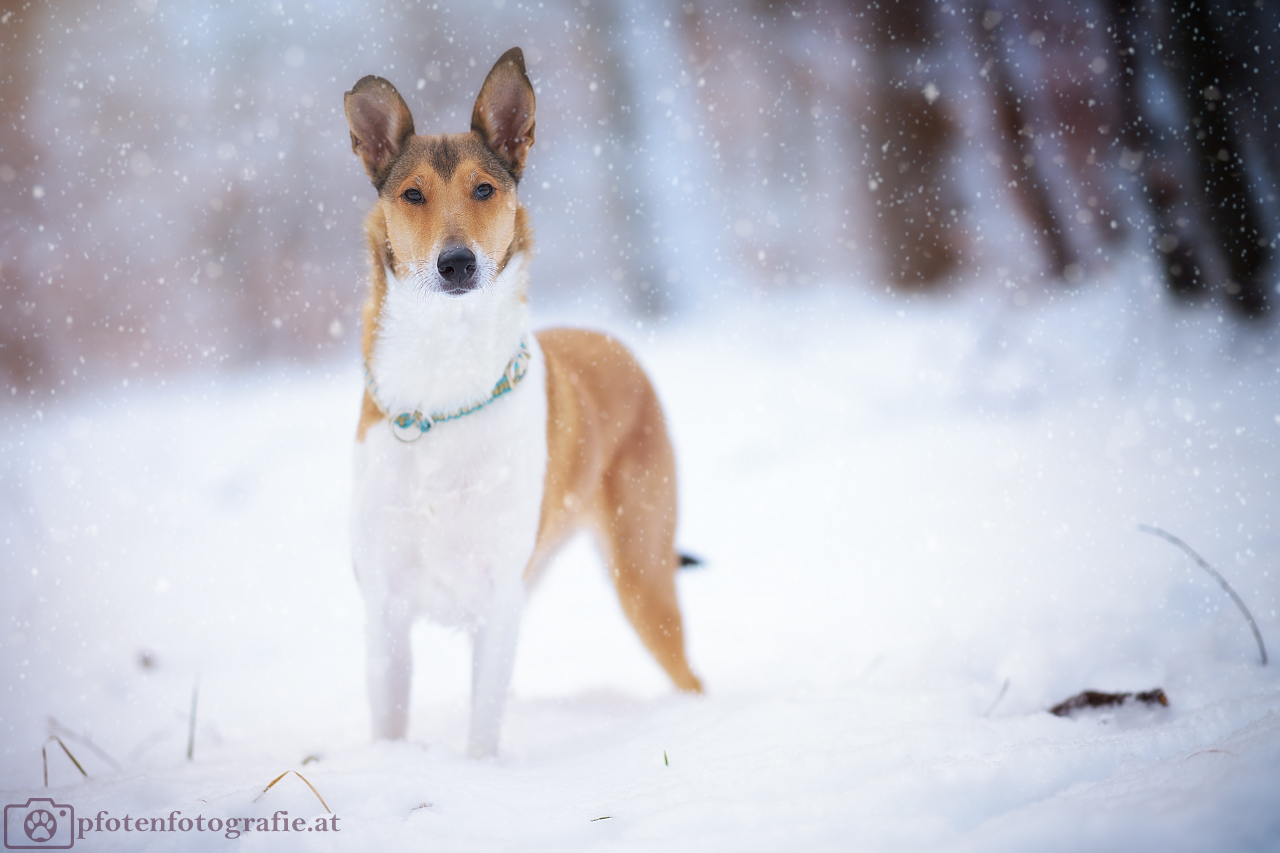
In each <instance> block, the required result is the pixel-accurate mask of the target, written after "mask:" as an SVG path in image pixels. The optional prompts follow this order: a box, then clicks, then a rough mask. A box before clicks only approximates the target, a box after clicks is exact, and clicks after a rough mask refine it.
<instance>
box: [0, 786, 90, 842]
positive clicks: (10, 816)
mask: <svg viewBox="0 0 1280 853" xmlns="http://www.w3.org/2000/svg"><path fill="white" fill-rule="evenodd" d="M74 828H75V811H74V810H73V809H72V808H71V806H68V805H65V804H62V803H55V802H54V801H53V800H51V799H49V798H48V797H32V798H31V799H29V800H27V804H26V805H24V806H20V805H17V804H14V805H8V806H5V807H4V846H5V849H8V850H45V849H49V850H67V849H69V848H70V847H71V845H72V844H74V843H75V832H74Z"/></svg>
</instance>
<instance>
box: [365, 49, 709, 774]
mask: <svg viewBox="0 0 1280 853" xmlns="http://www.w3.org/2000/svg"><path fill="white" fill-rule="evenodd" d="M344 103H345V108H346V115H347V123H348V125H349V126H350V129H351V147H352V150H353V151H354V152H355V153H356V155H357V156H358V157H359V158H360V160H361V162H362V163H363V164H364V168H365V170H366V171H367V172H368V175H369V178H370V179H371V180H372V181H373V186H374V189H376V190H377V201H376V202H375V203H374V206H373V210H371V211H370V213H369V216H368V219H367V221H366V224H365V230H366V232H367V234H368V248H369V255H370V260H371V273H370V287H369V295H368V299H367V301H366V302H365V303H364V307H363V321H364V331H363V340H362V347H363V351H364V359H365V365H364V366H365V378H366V387H365V392H364V401H363V404H362V409H361V414H360V423H359V427H358V429H357V432H356V466H355V495H354V522H355V529H354V536H353V544H354V550H355V554H354V556H355V570H356V576H357V578H358V580H359V583H360V587H361V590H362V591H363V594H364V601H365V613H366V620H367V637H366V639H367V644H368V688H369V701H370V705H371V710H372V715H373V732H374V735H375V736H376V737H380V738H402V737H404V735H405V728H406V726H407V722H408V705H409V683H410V674H411V670H412V661H411V656H410V648H409V630H410V627H411V626H412V624H413V623H414V621H416V620H417V619H418V618H419V617H423V616H425V617H427V618H430V619H432V620H434V621H436V622H438V623H440V624H443V625H450V626H458V627H461V628H465V629H467V630H469V631H470V632H471V635H472V638H473V643H474V646H473V651H472V676H471V721H470V722H471V728H470V734H469V739H468V753H469V754H470V755H472V756H487V755H492V754H494V753H495V752H496V750H497V746H498V736H499V730H500V728H501V724H502V711H503V704H504V699H505V696H506V692H507V685H508V683H509V681H510V679H511V670H512V663H513V661H514V658H515V648H516V638H517V635H518V633H519V626H520V616H521V610H522V609H523V605H524V599H525V594H526V590H527V588H528V586H529V585H530V583H531V582H532V581H533V580H534V579H535V578H536V577H537V575H538V572H539V570H540V569H541V568H542V567H543V565H544V564H545V563H546V562H547V560H548V559H549V558H550V557H551V555H552V554H553V553H554V552H555V550H556V549H557V547H559V546H560V545H561V544H563V543H564V542H565V540H566V539H567V538H568V537H569V536H570V535H571V534H572V533H573V532H574V531H575V530H577V529H579V528H580V527H583V526H586V527H588V528H590V529H591V531H593V532H594V534H595V535H596V537H597V540H598V542H599V545H600V550H601V552H602V553H603V555H604V557H605V559H606V560H607V562H608V569H609V573H610V575H611V576H612V578H613V581H614V584H615V586H616V587H617V592H618V599H619V601H620V602H621V604H622V610H623V612H624V613H626V615H627V618H628V619H630V621H631V624H632V626H633V627H634V628H635V630H636V633H637V634H639V635H640V639H641V641H643V643H644V645H645V647H646V648H647V649H648V650H649V652H650V653H651V654H652V655H653V656H654V658H655V659H656V660H657V662H658V663H659V664H660V665H661V666H662V668H663V669H665V670H666V672H667V674H668V675H669V676H671V680H672V681H674V682H675V684H676V686H677V687H678V688H680V689H681V690H688V691H700V690H701V689H702V686H701V684H700V683H699V681H698V679H697V677H696V676H695V675H694V674H693V672H692V671H690V669H689V664H688V662H687V661H686V659H685V651H684V634H683V631H682V627H681V620H680V609H679V606H678V604H677V601H676V587H675V578H674V575H675V572H676V569H677V568H678V566H679V564H680V561H681V560H680V557H679V556H678V554H677V552H676V549H675V546H674V539H675V528H676V468H675V463H674V458H673V455H672V450H671V441H670V439H669V438H668V436H667V428H666V424H665V422H664V419H663V415H662V409H661V408H660V407H659V405H658V398H657V396H656V395H655V394H654V391H653V388H652V387H651V386H650V384H649V380H648V378H646V376H645V374H644V371H643V370H641V368H640V366H639V365H638V364H637V363H636V361H635V359H634V358H633V357H632V355H631V354H630V353H629V352H627V350H626V349H624V348H623V347H622V345H621V344H619V343H618V342H617V341H616V340H614V339H613V338H611V337H609V336H608V335H604V334H600V333H597V332H589V331H581V330H575V329H552V330H548V331H543V332H539V333H538V334H536V335H535V334H531V333H530V331H529V307H528V300H527V290H528V273H527V268H528V262H529V257H530V249H531V238H530V233H529V224H528V220H529V216H528V212H527V211H526V209H525V208H524V207H523V206H521V204H520V201H519V199H518V198H517V195H516V190H517V188H518V186H519V183H520V176H521V173H522V172H523V171H524V166H525V159H526V158H527V157H528V154H529V148H530V146H532V145H533V138H534V136H533V133H534V94H533V86H532V85H531V84H530V83H529V78H528V75H527V74H526V73H525V65H524V55H523V54H522V53H521V52H520V49H519V48H513V49H511V50H509V51H507V52H506V53H505V54H503V55H502V57H501V58H500V59H499V60H498V62H497V64H495V65H494V66H493V70H492V71H490V72H489V76H488V77H487V78H486V79H485V81H484V85H483V86H481V88H480V94H479V96H478V97H477V98H476V103H475V109H474V111H473V112H472V114H471V130H470V132H469V133H455V134H441V135H418V134H416V133H415V132H414V126H413V118H412V116H410V114H409V108H408V107H407V106H405V102H404V99H403V98H401V97H400V94H399V93H398V92H397V91H396V90H395V88H394V87H393V86H392V85H391V84H390V83H388V82H387V81H386V80H383V79H382V78H381V77H373V76H370V77H365V78H364V79H362V80H360V82H358V83H356V85H355V87H354V88H353V89H352V90H351V91H350V92H347V93H346V98H345V102H344Z"/></svg>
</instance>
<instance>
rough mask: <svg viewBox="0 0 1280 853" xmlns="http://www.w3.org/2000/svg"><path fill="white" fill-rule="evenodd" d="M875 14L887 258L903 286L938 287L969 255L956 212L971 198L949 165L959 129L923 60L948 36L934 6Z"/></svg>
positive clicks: (875, 135)
mask: <svg viewBox="0 0 1280 853" xmlns="http://www.w3.org/2000/svg"><path fill="white" fill-rule="evenodd" d="M869 11H870V13H871V16H872V20H873V23H872V26H871V33H872V37H873V39H874V45H873V53H874V56H875V61H876V66H877V67H876V68H875V69H874V72H873V73H874V77H875V78H876V79H875V82H874V83H873V85H874V96H873V98H874V100H873V106H872V115H871V118H870V122H869V124H870V127H871V130H870V135H869V137H868V139H867V143H868V151H869V154H870V163H871V164H873V165H872V166H871V170H870V171H871V177H870V181H871V185H870V189H871V190H872V191H873V192H874V193H875V199H876V215H877V218H878V220H879V226H880V229H881V232H882V237H883V239H884V252H885V254H886V257H885V259H884V263H885V267H886V269H887V271H888V273H889V275H890V276H891V277H892V278H893V279H894V280H895V281H897V282H898V283H899V284H904V285H931V284H936V283H939V282H941V281H943V280H944V279H945V278H946V276H947V275H948V274H950V273H951V272H953V271H954V270H955V269H956V267H957V266H959V264H960V262H961V260H962V256H963V248H962V247H961V246H960V245H959V243H960V237H959V228H958V225H957V215H958V213H959V211H960V210H962V209H963V207H964V203H963V201H962V200H961V197H960V193H959V192H958V190H957V189H956V186H955V183H954V178H953V173H952V172H951V171H950V170H949V169H948V166H949V165H951V164H952V162H953V159H954V158H953V156H952V155H953V151H954V148H955V144H956V140H957V138H958V137H959V135H960V134H959V132H958V131H957V128H956V124H955V119H954V118H953V117H952V116H951V114H950V113H949V112H947V110H946V107H945V106H944V105H943V104H941V103H938V102H937V99H938V97H939V95H938V90H937V87H936V81H935V80H934V79H933V76H932V75H933V74H934V73H936V71H937V69H932V68H931V63H927V62H925V61H924V60H923V59H922V57H924V56H928V55H929V54H931V53H936V52H938V51H939V49H940V47H941V46H942V42H943V35H942V33H941V31H940V28H939V26H938V21H937V17H936V14H935V6H934V5H933V4H930V3H906V4H886V5H883V6H882V5H878V4H877V5H873V6H872V7H871V8H870V10H869ZM931 86H932V87H933V88H930V87H931ZM862 191H864V190H863V189H862V188H859V192H862Z"/></svg>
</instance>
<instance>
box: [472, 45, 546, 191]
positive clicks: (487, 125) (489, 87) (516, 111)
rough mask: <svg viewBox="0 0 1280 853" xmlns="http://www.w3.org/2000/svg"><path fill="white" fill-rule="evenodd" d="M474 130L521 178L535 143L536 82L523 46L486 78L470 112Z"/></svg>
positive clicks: (498, 64)
mask: <svg viewBox="0 0 1280 853" xmlns="http://www.w3.org/2000/svg"><path fill="white" fill-rule="evenodd" d="M471 129H472V130H473V131H475V132H476V133H478V134H480V138H481V139H483V140H484V143H485V145H488V146H489V148H490V149H492V150H493V153H495V154H497V155H498V156H499V157H501V158H502V160H503V162H505V163H506V164H507V168H509V169H510V170H511V173H512V174H513V175H515V176H516V179H517V180H519V178H520V173H521V172H523V171H524V160H525V157H527V156H528V155H529V146H530V145H532V144H533V85H532V84H531V83H530V82H529V75H528V74H526V73H525V70H524V54H523V53H522V52H521V51H520V48H518V47H513V48H511V50H508V51H507V52H506V53H504V54H502V56H501V58H499V59H498V61H497V62H496V63H495V64H494V66H493V70H492V71H490V72H489V76H488V77H487V78H485V81H484V86H482V87H481V88H480V95H479V97H477V98H476V106H475V109H474V110H472V112H471Z"/></svg>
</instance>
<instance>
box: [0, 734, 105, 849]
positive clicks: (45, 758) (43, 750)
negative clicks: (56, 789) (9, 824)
mask: <svg viewBox="0 0 1280 853" xmlns="http://www.w3.org/2000/svg"><path fill="white" fill-rule="evenodd" d="M51 741H56V742H57V744H58V746H60V747H62V751H63V752H65V753H66V754H67V758H70V759H71V763H72V764H74V765H75V766H76V769H77V770H79V771H80V775H81V776H83V777H84V778H86V779H88V778H89V774H88V773H86V772H84V768H83V767H81V766H80V762H79V761H76V757H75V756H74V755H72V754H71V750H69V749H67V745H66V744H65V743H63V742H62V738H60V737H58V736H57V735H49V737H48V738H46V739H45V742H44V743H42V744H40V760H41V762H43V764H44V786H45V787H46V788H47V787H49V752H48V749H47V747H48V746H49V743H50V742H51ZM5 846H6V847H8V846H9V845H8V844H6V845H5Z"/></svg>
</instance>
